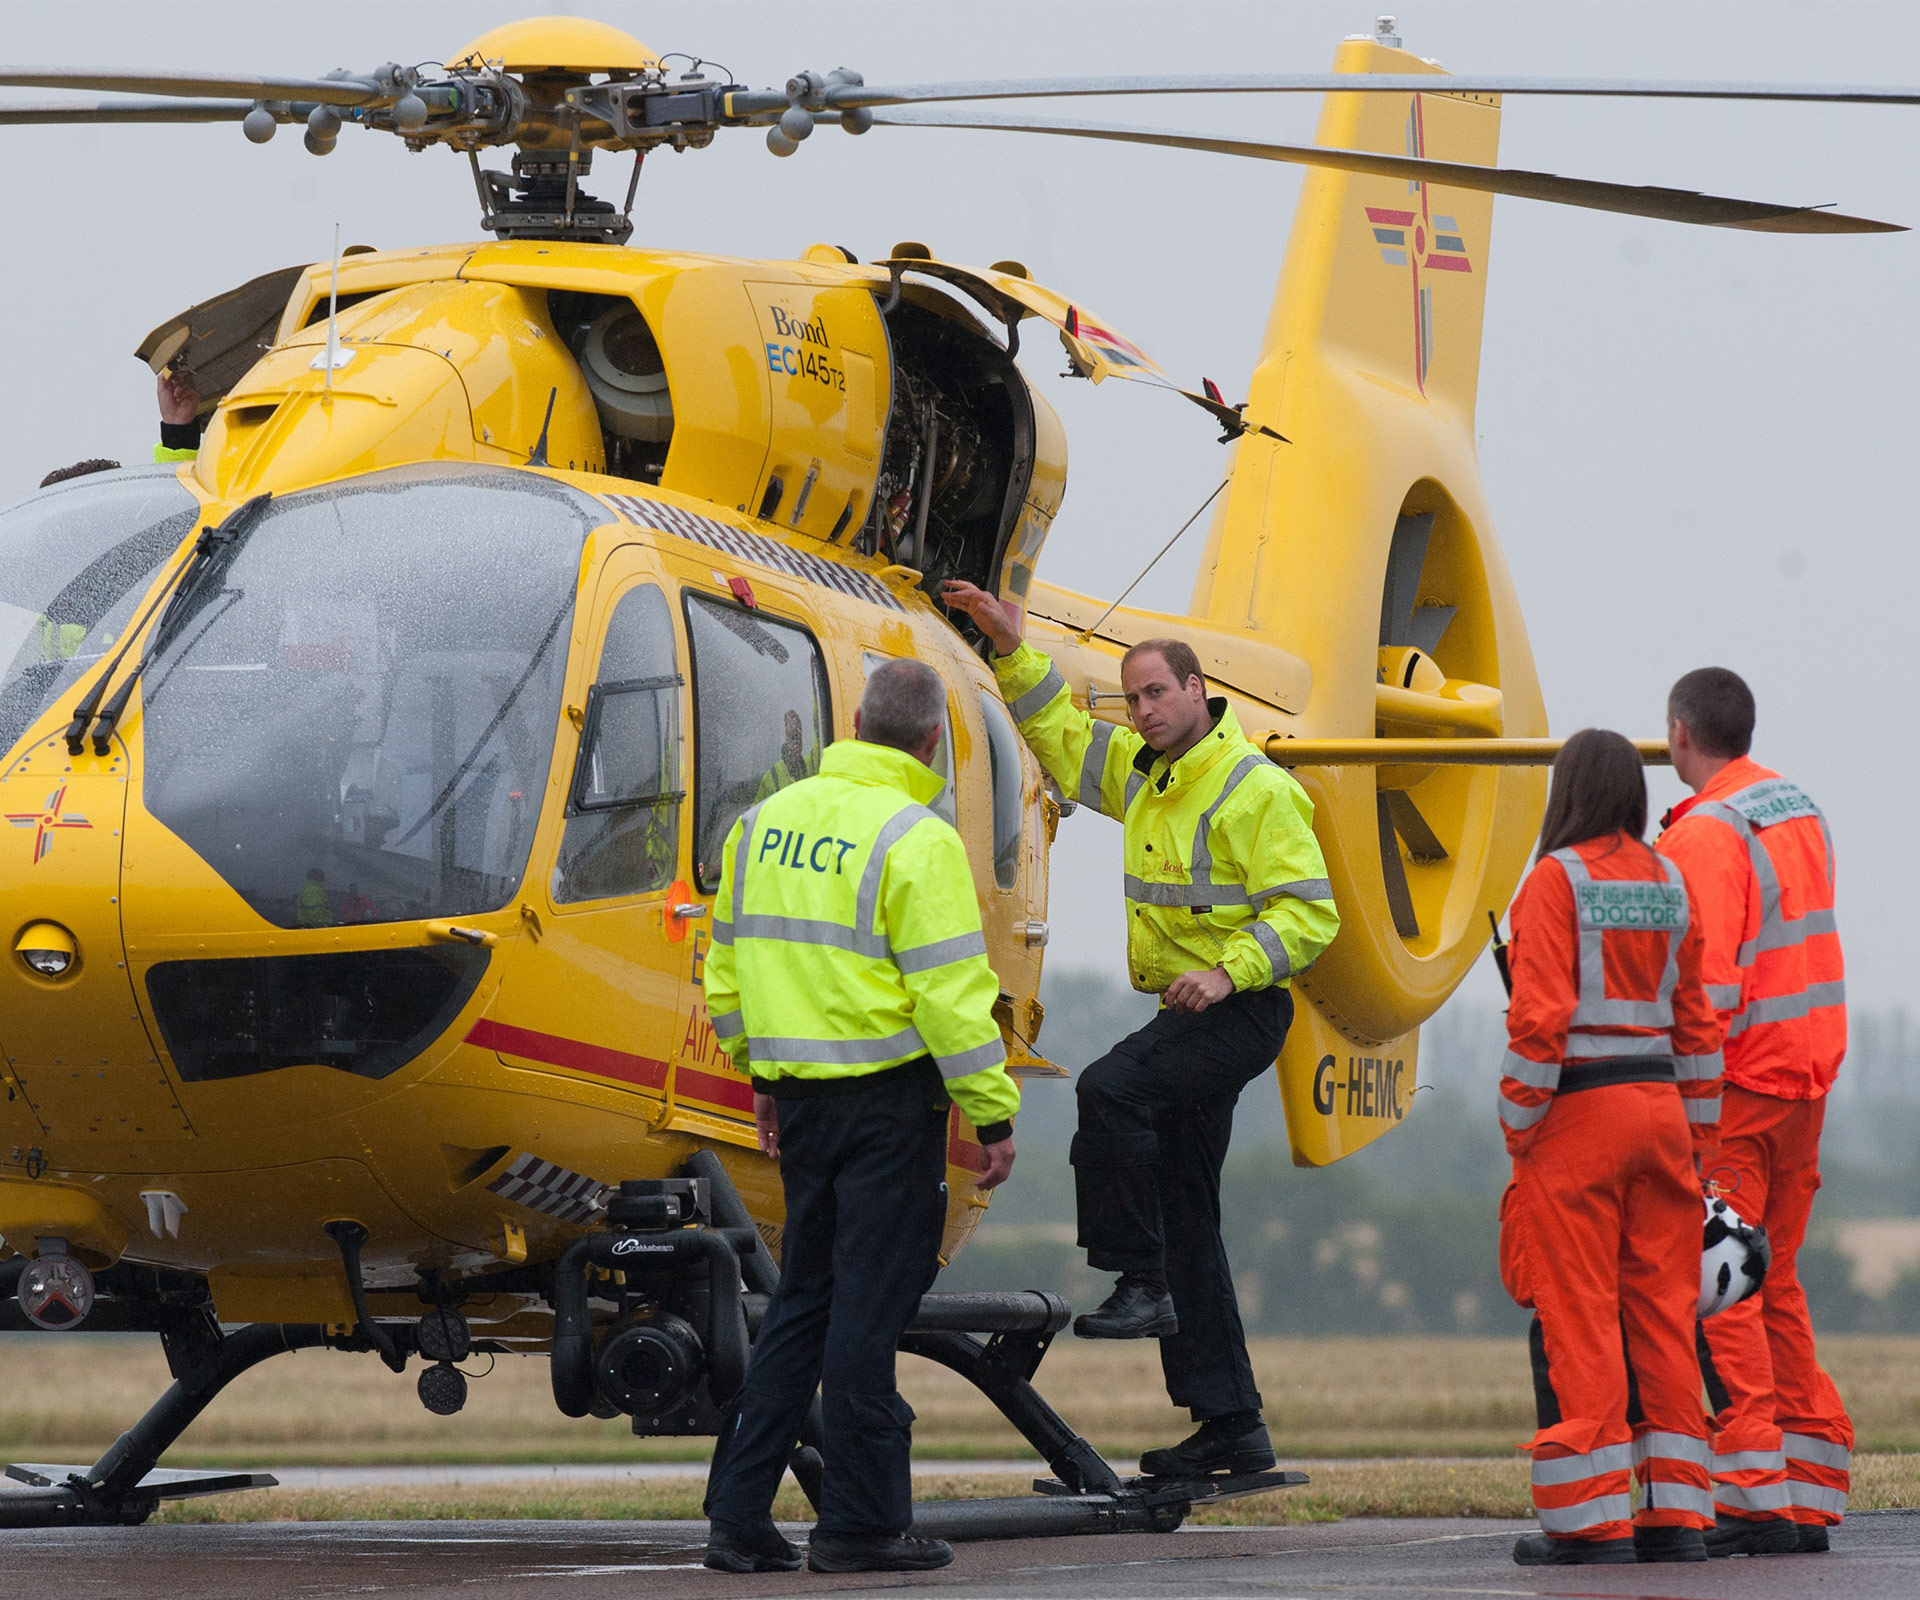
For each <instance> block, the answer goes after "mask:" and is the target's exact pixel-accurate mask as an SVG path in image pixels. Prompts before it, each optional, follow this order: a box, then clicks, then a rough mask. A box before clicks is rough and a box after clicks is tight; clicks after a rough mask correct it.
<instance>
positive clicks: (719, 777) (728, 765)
mask: <svg viewBox="0 0 1920 1600" xmlns="http://www.w3.org/2000/svg"><path fill="white" fill-rule="evenodd" d="M687 635H688V638H689V639H690V640H691V641H692V644H693V706H694V724H695V728H696V732H697V737H696V739H695V754H696V769H697V770H696V775H695V779H694V790H693V799H694V825H693V841H694V842H693V853H694V874H695V876H696V878H697V879H698V880H699V884H700V887H701V888H702V889H703V890H707V891H711V890H713V889H715V888H717V887H718V886H719V883H720V867H721V849H722V847H723V846H724V845H725V844H726V842H727V834H728V832H729V831H730V830H731V829H732V827H733V824H734V821H735V819H736V818H738V817H739V815H740V813H741V812H743V811H745V810H746V809H747V808H748V807H750V806H754V805H758V804H759V803H760V802H761V801H762V800H764V799H766V798H767V796H768V795H770V794H773V793H775V792H776V791H777V790H780V789H784V788H785V787H786V786H787V785H788V784H790V783H798V782H799V781H800V780H801V779H802V778H810V777H812V776H813V775H814V774H815V773H816V772H818V771H819V770H820V753H821V751H822V750H824V749H825V748H826V746H827V744H828V743H829V742H830V741H831V740H832V738H833V703H832V696H831V695H830V694H829V692H828V688H827V668H826V663H825V662H824V661H822V660H821V658H820V647H819V645H818V644H816V643H815V642H814V639H813V636H812V635H811V634H810V633H808V632H807V631H806V630H805V629H804V628H799V627H796V626H794V625H793V624H792V623H786V622H776V621H774V620H773V619H772V618H770V617H767V616H765V615H763V614H762V613H761V612H758V611H748V610H746V609H745V608H744V607H741V606H736V605H729V604H727V603H726V602H724V601H721V600H716V599H713V598H711V597H709V596H707V595H702V594H692V593H689V594H688V596H687Z"/></svg>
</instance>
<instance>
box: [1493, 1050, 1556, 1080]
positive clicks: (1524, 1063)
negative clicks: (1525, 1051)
mask: <svg viewBox="0 0 1920 1600" xmlns="http://www.w3.org/2000/svg"><path fill="white" fill-rule="evenodd" d="M1500 1074H1501V1076H1502V1077H1506V1078H1512V1079H1514V1080H1515V1081H1516V1082H1518V1083H1524V1084H1525V1085H1526V1086H1527V1087H1528V1088H1529V1089H1558V1088H1559V1087H1560V1063H1559V1062H1557V1061H1534V1060H1532V1059H1530V1058H1529V1057H1527V1056H1523V1055H1521V1054H1520V1053H1519V1052H1518V1051H1517V1050H1509V1051H1508V1052H1507V1053H1506V1054H1505V1055H1504V1056H1502V1057H1501V1058H1500Z"/></svg>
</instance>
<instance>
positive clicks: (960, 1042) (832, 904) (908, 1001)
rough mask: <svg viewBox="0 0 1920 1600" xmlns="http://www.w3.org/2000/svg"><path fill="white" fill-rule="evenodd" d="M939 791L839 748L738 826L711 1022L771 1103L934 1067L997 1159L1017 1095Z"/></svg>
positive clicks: (923, 776) (934, 780) (894, 763)
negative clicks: (815, 1087) (823, 1085)
mask: <svg viewBox="0 0 1920 1600" xmlns="http://www.w3.org/2000/svg"><path fill="white" fill-rule="evenodd" d="M942 787H943V785H942V781H941V779H940V778H939V777H938V776H936V775H935V774H934V773H933V772H932V771H930V770H929V769H928V768H927V767H925V766H923V765H922V764H921V763H920V762H918V761H916V760H915V759H914V758H913V757H912V756H910V755H908V754H907V753H906V752H905V751H903V750H895V749H892V748H890V747H889V746H886V745H879V744H868V743H865V742H863V741H861V740H858V739H842V740H840V741H839V742H838V743H837V744H834V745H832V746H830V747H829V748H828V750H827V752H826V755H825V757H824V758H823V759H822V761H821V763H820V773H819V776H817V777H813V778H803V779H801V780H800V781H799V782H797V783H794V784H790V785H789V786H788V787H786V788H784V789H781V790H779V791H778V792H777V793H775V794H772V795H770V796H768V798H767V799H765V800H763V801H761V802H760V804H758V805H757V806H754V807H753V808H752V809H751V810H749V811H748V812H747V813H746V814H745V815H744V816H742V817H741V818H740V820H739V821H738V822H736V823H735V824H734V825H733V831H732V832H731V833H729V834H728V835H727V843H726V853H725V855H724V857H723V858H722V861H723V865H722V868H721V873H720V893H719V895H718V896H717V897H716V898H715V900H714V903H713V948H712V950H711V951H710V953H709V954H708V956H707V961H706V980H705V981H706V996H707V1016H708V1017H709V1018H710V1019H711V1021H712V1023H713V1031H714V1033H715V1034H716V1035H717V1036H718V1038H719V1040H720V1044H721V1047H722V1048H723V1049H725V1051H726V1052H727V1055H728V1056H729V1057H730V1058H731V1059H732V1061H733V1063H734V1065H735V1066H737V1067H739V1068H741V1069H742V1070H743V1071H748V1072H751V1073H752V1074H753V1078H754V1084H755V1087H756V1088H758V1089H760V1090H762V1091H763V1092H767V1093H776V1094H777V1093H778V1092H779V1091H778V1088H777V1087H776V1086H777V1084H778V1082H779V1080H780V1079H782V1078H815V1079H817V1078H857V1077H863V1076H865V1075H866V1074H868V1073H872V1072H878V1071H880V1070H881V1069H883V1068H885V1067H892V1066H898V1065H900V1064H901V1063H902V1062H906V1061H912V1060H914V1059H915V1058H917V1057H919V1056H928V1055H930V1056H932V1057H933V1059H934V1062H935V1064H936V1065H937V1066H938V1067H939V1069H940V1076H941V1077H942V1078H943V1079H944V1080H945V1081H946V1086H947V1092H948V1093H949V1094H950V1095H952V1096H953V1099H954V1100H955V1102H956V1103H957V1104H958V1105H959V1107H960V1110H961V1112H962V1113H963V1114H964V1115H965V1116H966V1118H967V1120H968V1121H969V1122H971V1123H972V1124H973V1125H974V1127H975V1128H976V1129H977V1130H978V1131H979V1134H980V1138H981V1141H982V1142H983V1143H985V1144H993V1143H996V1142H997V1141H998V1140H1000V1139H1004V1138H1006V1137H1007V1134H1008V1132H1009V1131H1010V1129H1009V1126H1008V1124H1009V1123H1010V1122H1011V1120H1012V1118H1013V1115H1014V1113H1015V1112H1016V1111H1018V1110H1019V1109H1020V1090H1019V1088H1018V1086H1017V1085H1016V1084H1015V1083H1014V1081H1013V1079H1012V1078H1010V1077H1009V1076H1008V1075H1007V1070H1006V1060H1007V1053H1006V1048H1005V1046H1003V1045H1002V1043H1001V1041H1000V1027H999V1024H998V1023H996V1022H995V1021H994V1020H993V1003H994V1001H995V999H996V998H998V996H999V993H1000V983H999V980H998V979H997V978H996V977H995V976H994V974H993V969H992V968H991V967H989V966H988V965H987V941H986V937H985V935H984V934H983V933H982V932H981V930H980V906H979V902H978V901H977V900H976V899H975V898H974V890H973V874H972V872H971V871H969V870H968V867H967V852H966V847H965V846H964V845H962V844H961V842H960V835H959V834H957V833H955V832H954V830H953V828H952V826H951V825H950V824H948V823H947V822H945V821H943V820H942V819H941V818H939V817H938V816H936V815H934V813H933V812H931V811H929V810H928V809H927V802H928V801H930V800H932V799H934V798H935V797H936V796H938V795H939V793H940V790H941V788H942Z"/></svg>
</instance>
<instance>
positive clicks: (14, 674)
mask: <svg viewBox="0 0 1920 1600" xmlns="http://www.w3.org/2000/svg"><path fill="white" fill-rule="evenodd" d="M199 509H200V503H199V502H198V501H197V500H195V499H194V497H193V495H192V494H191V493H189V492H188V491H187V489H186V488H185V487H184V486H183V485H182V484H181V483H180V480H179V478H178V477H177V476H176V475H175V473H174V472H172V471H171V470H162V471H155V470H153V469H145V470H139V469H136V470H134V471H131V472H112V473H100V474H98V475H96V476H91V477H87V478H84V479H79V480H76V481H74V482H71V483H63V484H60V485H59V486H57V487H55V488H52V489H48V490H45V491H43V492H42V493H40V494H36V495H34V496H32V497H31V498H30V499H27V500H22V501H21V502H20V503H19V504H17V505H14V506H11V507H9V508H8V509H7V510H6V511H4V512H0V663H4V665H3V666H0V755H4V754H5V753H6V752H7V751H8V750H10V749H11V748H12V747H13V746H14V744H16V743H17V742H18V741H19V739H20V736H21V735H22V734H23V733H25V732H26V731H27V729H28V728H30V727H31V726H32V725H33V724H34V722H35V721H36V720H38V718H39V716H40V714H41V713H42V712H43V711H45V710H46V708H47V707H48V706H49V705H51V704H52V703H53V701H54V700H56V699H58V698H59V697H60V696H61V695H63V694H65V693H67V692H68V690H69V689H71V688H73V687H75V686H76V685H77V683H78V680H79V679H80V677H81V676H82V675H83V674H85V673H87V672H89V671H91V670H92V669H93V668H94V667H95V666H97V665H98V664H99V662H100V659H101V657H102V656H104V655H106V654H107V652H108V651H110V650H112V649H113V648H114V647H115V646H116V645H117V644H119V642H120V641H121V639H122V637H123V636H124V634H125V632H126V629H127V627H128V625H129V623H131V622H132V620H133V613H134V609H135V607H136V606H138V605H139V603H140V599H141V597H142V596H143V595H145V594H146V592H147V590H148V589H149V588H150V587H152V583H153V579H154V576H155V574H157V573H158V572H159V570H160V567H161V566H162V564H163V563H164V562H165V561H166V559H167V557H168V556H169V555H170V554H171V553H172V552H173V551H174V550H176V549H177V548H178V547H179V546H180V544H181V543H182V541H184V540H185V539H186V537H187V535H188V534H189V533H191V532H192V531H193V523H194V518H195V517H196V516H197V515H198V513H199Z"/></svg>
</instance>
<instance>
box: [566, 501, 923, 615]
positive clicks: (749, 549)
mask: <svg viewBox="0 0 1920 1600" xmlns="http://www.w3.org/2000/svg"><path fill="white" fill-rule="evenodd" d="M603 498H604V499H605V500H606V502H607V504H608V505H610V506H612V507H613V509H614V510H616V511H618V512H619V513H620V515H621V516H623V517H627V518H629V519H630V520H632V521H634V522H643V523H645V524H646V525H647V526H649V527H653V528H659V529H661V530H662V531H663V532H666V533H671V534H674V535H676V536H677V537H679V538H682V539H690V540H692V541H693V543H695V544H703V545H705V546H706V547H707V548H708V549H709V550H718V551H721V552H722V553H723V554H726V555H730V556H735V557H737V558H738V559H740V560H742V561H752V562H756V563H757V564H759V565H760V566H763V567H771V568H773V570H774V571H775V572H784V573H785V574H786V575H787V576H788V577H790V578H799V579H802V580H803V581H805V582H807V583H817V584H819V585H820V586H821V587H822V588H824V589H833V590H837V591H838V592H839V593H841V594H844V595H851V596H852V597H853V598H854V599H856V600H865V601H866V602H867V603H868V604H870V605H876V606H884V607H885V608H886V609H887V610H889V611H905V610H906V609H907V608H906V607H905V606H903V605H902V604H901V603H900V602H899V601H898V600H896V599H895V598H894V597H893V595H892V594H891V593H890V592H889V591H888V589H887V587H886V585H885V584H883V583H879V582H876V581H875V580H874V579H872V578H870V577H868V576H867V575H866V574H865V573H864V572H855V571H854V570H853V569H852V568H851V567H843V566H841V565H840V563H839V562H837V561H824V560H822V559H821V558H820V557H819V556H810V555H808V554H807V553H806V552H805V551H804V550H795V549H792V548H790V547H789V546H787V545H784V544H781V543H780V542H779V541H778V540H775V539H768V538H766V537H764V536H763V535H761V534H757V533H749V532H747V530H746V529H744V528H730V527H728V526H727V524H726V523H724V522H716V521H714V520H713V518H711V517H702V516H698V515H696V514H695V513H693V512H691V511H682V510H681V509H680V508H679V507H678V506H670V505H668V504H667V503H666V502H665V501H664V500H653V499H649V498H648V497H647V496H645V495H635V494H610V495H606V496H603Z"/></svg>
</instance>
